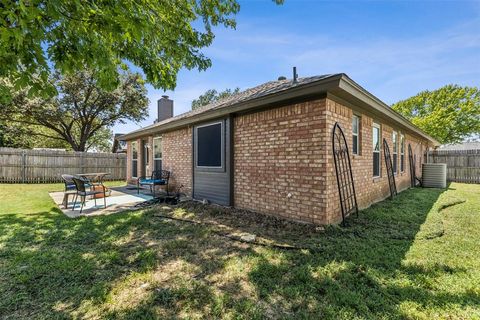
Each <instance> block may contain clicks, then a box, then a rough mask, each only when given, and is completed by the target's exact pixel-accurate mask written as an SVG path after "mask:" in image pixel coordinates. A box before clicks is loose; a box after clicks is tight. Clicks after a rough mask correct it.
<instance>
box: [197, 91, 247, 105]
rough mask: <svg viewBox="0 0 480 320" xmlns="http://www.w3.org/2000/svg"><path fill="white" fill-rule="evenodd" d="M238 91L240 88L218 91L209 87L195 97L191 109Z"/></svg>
mask: <svg viewBox="0 0 480 320" xmlns="http://www.w3.org/2000/svg"><path fill="white" fill-rule="evenodd" d="M239 92H240V88H235V89H233V90H232V89H225V90H223V91H220V92H218V91H217V90H215V89H209V90H207V91H205V92H204V93H203V94H201V95H200V96H199V97H198V98H197V99H195V100H193V101H192V110H193V109H196V108H199V107H201V106H205V105H207V104H210V103H212V102H215V101H218V100H221V99H224V98H227V97H230V96H233V95H235V94H237V93H239Z"/></svg>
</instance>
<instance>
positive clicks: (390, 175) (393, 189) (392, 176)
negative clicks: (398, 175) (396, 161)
mask: <svg viewBox="0 0 480 320" xmlns="http://www.w3.org/2000/svg"><path fill="white" fill-rule="evenodd" d="M383 155H384V156H385V165H386V167H387V177H388V186H389V187H390V198H393V197H394V196H396V195H397V185H396V184H395V173H394V172H393V165H392V157H391V156H390V148H389V147H388V143H387V140H385V138H384V139H383Z"/></svg>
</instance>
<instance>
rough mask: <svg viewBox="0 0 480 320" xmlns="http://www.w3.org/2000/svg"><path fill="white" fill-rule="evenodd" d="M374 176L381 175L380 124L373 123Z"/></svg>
mask: <svg viewBox="0 0 480 320" xmlns="http://www.w3.org/2000/svg"><path fill="white" fill-rule="evenodd" d="M372 137H373V141H372V142H373V176H374V177H379V176H380V126H379V125H377V124H375V123H374V124H373V132H372Z"/></svg>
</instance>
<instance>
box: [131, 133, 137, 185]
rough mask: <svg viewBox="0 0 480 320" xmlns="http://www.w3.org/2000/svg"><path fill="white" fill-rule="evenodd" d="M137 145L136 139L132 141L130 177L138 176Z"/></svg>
mask: <svg viewBox="0 0 480 320" xmlns="http://www.w3.org/2000/svg"><path fill="white" fill-rule="evenodd" d="M137 164H138V146H137V141H133V142H132V178H137V177H138V171H137V170H138V166H137Z"/></svg>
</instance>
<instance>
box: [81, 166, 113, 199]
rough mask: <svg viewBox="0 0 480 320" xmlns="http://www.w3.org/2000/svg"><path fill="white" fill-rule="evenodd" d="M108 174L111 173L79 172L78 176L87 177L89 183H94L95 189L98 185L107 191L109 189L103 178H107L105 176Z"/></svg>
mask: <svg viewBox="0 0 480 320" xmlns="http://www.w3.org/2000/svg"><path fill="white" fill-rule="evenodd" d="M108 175H110V173H108V172H89V173H79V174H77V176H79V177H83V178H85V179H87V180H88V181H89V183H90V184H91V185H92V188H93V189H95V187H96V186H101V187H102V188H103V189H104V191H105V192H106V191H107V188H106V187H105V186H104V185H103V179H105V177H106V176H108ZM102 197H103V195H102ZM97 198H98V196H97Z"/></svg>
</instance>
